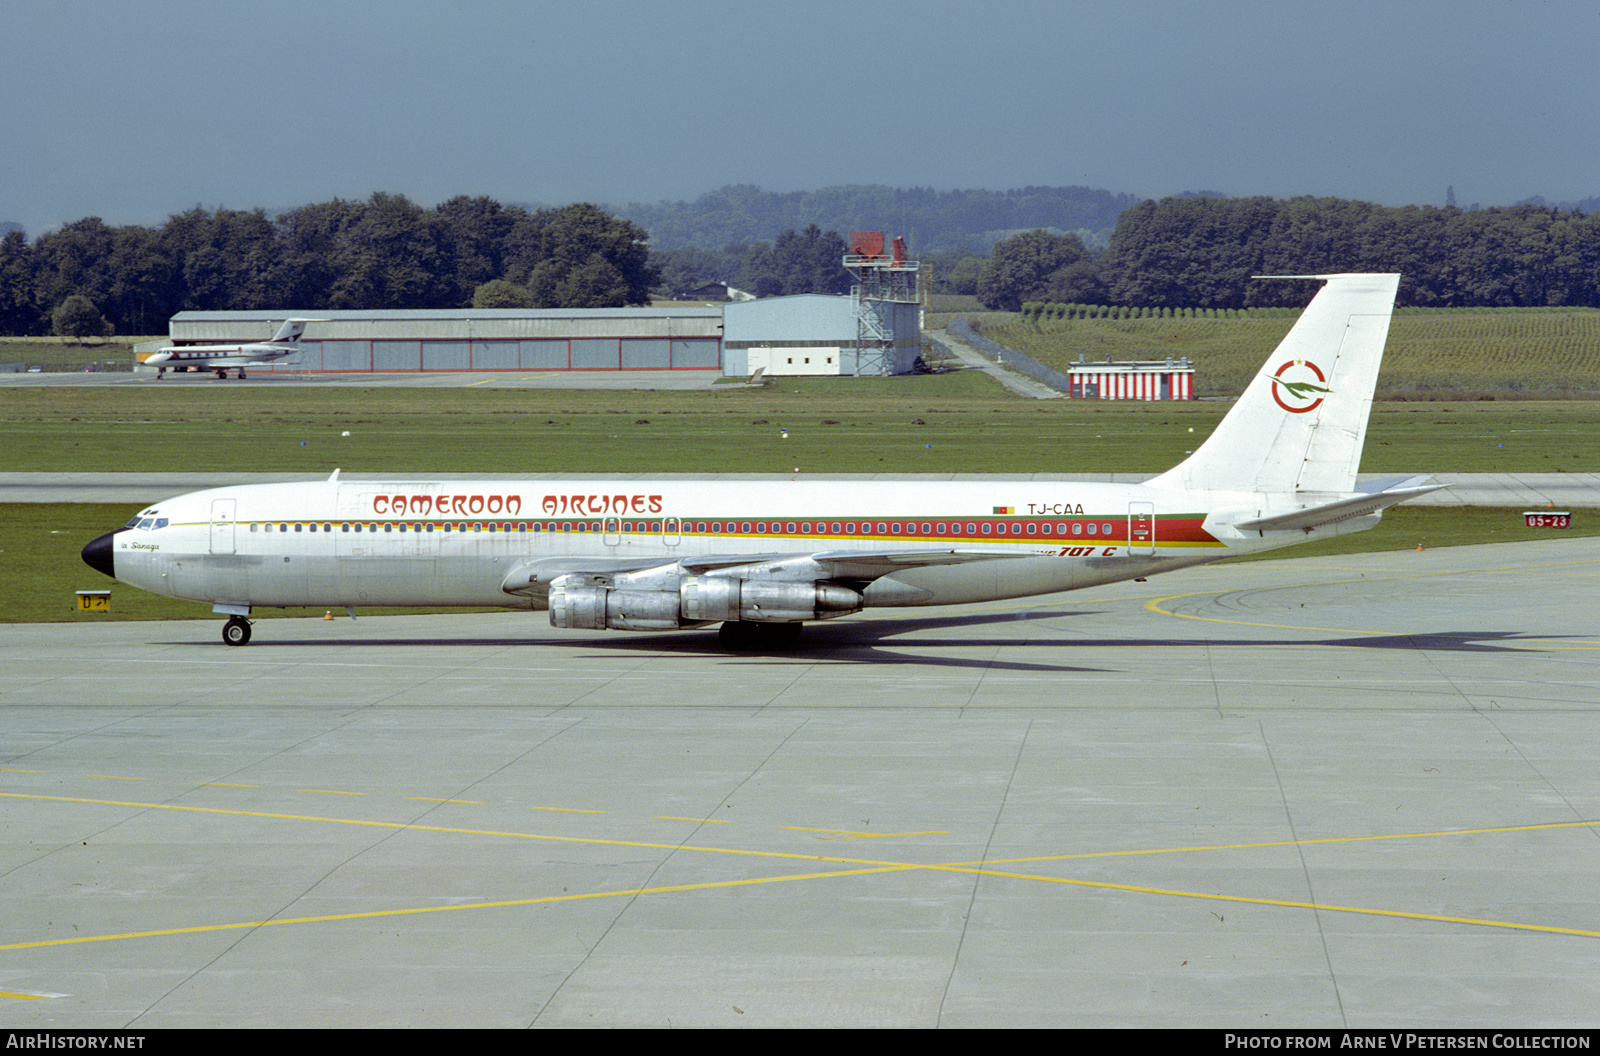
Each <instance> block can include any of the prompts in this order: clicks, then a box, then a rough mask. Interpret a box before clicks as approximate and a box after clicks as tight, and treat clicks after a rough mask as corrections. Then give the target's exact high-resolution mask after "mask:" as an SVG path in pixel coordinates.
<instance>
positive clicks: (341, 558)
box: [83, 275, 1435, 648]
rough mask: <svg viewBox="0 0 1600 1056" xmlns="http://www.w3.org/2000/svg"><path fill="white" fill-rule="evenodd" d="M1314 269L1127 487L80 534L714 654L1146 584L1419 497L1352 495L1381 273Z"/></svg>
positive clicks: (312, 497)
mask: <svg viewBox="0 0 1600 1056" xmlns="http://www.w3.org/2000/svg"><path fill="white" fill-rule="evenodd" d="M1303 277H1307V278H1320V279H1324V280H1326V283H1327V284H1326V285H1325V286H1324V287H1323V289H1322V290H1321V291H1320V292H1319V293H1318V294H1317V296H1316V297H1315V298H1314V299H1313V300H1312V302H1311V304H1310V306H1309V307H1307V308H1306V310H1305V312H1304V313H1303V314H1302V315H1301V317H1300V319H1299V321H1298V322H1297V323H1295V325H1294V328H1293V329H1292V330H1291V331H1290V332H1289V335H1288V336H1287V337H1285V338H1284V340H1283V343H1282V344H1281V345H1279V346H1278V350H1277V351H1276V352H1275V353H1274V354H1273V356H1272V358H1271V359H1270V360H1268V361H1267V364H1266V367H1265V368H1264V369H1263V370H1262V372H1261V373H1260V374H1259V375H1258V376H1257V377H1256V379H1255V380H1254V381H1253V382H1251V384H1250V386H1249V387H1248V388H1247V389H1246V390H1245V392H1244V395H1243V396H1242V397H1240V399H1239V402H1238V403H1237V404H1236V405H1235V406H1234V408H1233V409H1232V410H1231V411H1230V412H1229V414H1228V415H1227V417H1226V418H1224V419H1223V420H1222V422H1221V423H1220V424H1219V425H1218V426H1217V428H1216V431H1215V432H1213V433H1212V435H1211V436H1210V437H1209V438H1207V440H1206V441H1205V443H1204V444H1202V445H1201V446H1200V448H1199V449H1198V450H1196V451H1195V452H1194V454H1193V455H1192V456H1191V457H1189V458H1188V459H1187V460H1186V461H1184V462H1183V463H1182V464H1180V465H1179V466H1177V468H1175V469H1172V470H1170V471H1168V472H1167V473H1164V474H1162V475H1161V476H1159V477H1156V478H1155V479H1153V480H1150V481H1148V482H1146V483H1144V484H1138V485H1125V484H1082V483H1067V482H1041V481H1031V480H1016V481H988V480H985V481H971V482H949V481H935V480H928V481H919V482H904V481H894V482H882V481H859V482H857V481H849V482H841V481H818V482H809V481H803V480H784V481H739V482H738V483H727V482H722V481H716V480H700V481H695V480H663V481H658V482H654V483H647V482H643V481H639V480H634V479H619V480H615V481H593V480H574V481H569V482H568V481H537V482H530V481H522V480H481V481H473V482H470V483H466V482H456V481H438V480H429V479H426V478H422V479H418V480H415V481H409V482H405V483H387V482H375V481H352V480H341V479H340V478H339V473H338V471H335V472H334V474H333V476H332V477H330V478H329V479H328V480H326V481H321V482H315V483H301V484H258V485H249V486H241V487H234V488H217V489H213V490H210V491H202V492H196V493H194V494H190V495H184V496H180V497H178V498H174V499H170V500H168V501H166V502H162V503H160V504H158V505H157V506H154V507H151V508H150V509H147V510H145V511H144V512H142V513H140V514H139V516H137V517H135V518H134V519H133V520H131V521H129V522H128V523H127V524H126V525H124V526H123V527H121V528H119V529H117V530H115V531H113V532H109V533H107V534H105V535H103V536H101V537H100V538H98V539H96V540H94V541H93V542H91V543H90V544H89V545H88V546H86V547H84V549H83V558H84V560H85V561H86V562H88V563H89V564H90V565H91V566H93V567H94V568H96V569H98V570H99V571H101V572H104V573H106V574H107V575H109V576H113V577H115V578H117V579H120V580H122V581H123V582H125V583H131V584H133V585H135V586H138V587H142V588H144V589H145V590H150V591H154V592H155V593H158V594H166V595H170V596H172V597H178V598H188V599H191V600H194V601H201V602H210V603H211V605H212V611H213V612H217V613H221V614H225V615H227V616H228V617H229V619H228V621H227V623H226V625H225V626H224V627H223V631H222V640H223V641H224V642H227V643H228V644H229V645H243V644H245V643H246V642H248V641H249V640H250V623H249V621H248V620H247V619H246V617H248V616H249V615H250V613H251V612H252V610H254V609H256V608H260V607H283V606H297V605H314V606H329V607H335V606H337V607H342V608H345V609H346V610H347V611H349V612H350V614H351V615H352V616H353V615H355V609H356V608H357V607H359V606H370V605H427V606H504V607H507V608H518V609H548V610H549V613H550V622H551V623H552V624H553V625H555V626H556V627H571V628H586V629H600V628H616V629H619V630H639V631H664V630H676V629H680V628H693V627H704V626H707V625H709V624H713V623H720V624H721V635H722V640H723V641H724V642H725V643H726V644H727V645H729V646H730V647H732V648H750V647H755V646H760V645H781V644H784V643H787V642H789V641H792V640H793V639H794V638H795V637H796V636H797V635H798V633H799V631H800V627H801V624H802V623H803V622H804V621H806V620H824V619H831V618H834V617H837V616H843V615H846V614H848V613H853V612H858V611H860V610H861V609H863V608H869V607H875V606H923V605H946V604H955V603H962V602H974V601H988V600H994V599H1000V598H1014V597H1025V596H1030V595H1037V594H1050V593H1054V592H1057V591H1065V590H1072V589H1075V588H1078V587H1088V586H1095V585H1098V584H1103V583H1111V582H1115V581H1118V580H1129V579H1143V578H1144V577H1146V576H1151V575H1155V574H1156V573H1158V572H1167V571H1170V570H1172V569H1176V568H1184V567H1186V566H1189V565H1197V564H1202V563H1204V562H1208V561H1215V560H1217V559H1218V558H1221V557H1226V556H1229V555H1233V554H1239V553H1250V552H1254V551H1258V550H1268V549H1272V548H1274V547H1281V546H1287V545H1290V544H1291V543H1297V542H1301V541H1304V540H1309V539H1318V538H1323V537H1326V536H1332V535H1339V534H1343V533H1346V532H1354V531H1360V530H1361V529H1364V528H1370V527H1372V526H1373V525H1374V524H1376V523H1377V522H1378V520H1379V517H1380V511H1381V510H1383V509H1384V508H1385V507H1388V506H1392V505H1395V504H1396V503H1399V502H1404V501H1405V500H1406V499H1410V498H1413V497H1415V496H1418V495H1423V494H1425V493H1427V492H1429V491H1433V490H1435V488H1434V487H1433V486H1429V485H1426V484H1425V483H1424V481H1425V480H1426V479H1427V478H1425V477H1410V478H1404V479H1397V480H1393V481H1385V482H1381V483H1375V484H1369V485H1367V486H1364V487H1358V486H1357V484H1356V469H1357V465H1358V463H1359V462H1360V458H1361V448H1362V442H1363V439H1364V437H1365V435H1366V427H1367V415H1368V411H1369V410H1370V408H1371V404H1372V394H1373V388H1374V386H1375V385H1376V382H1377V376H1378V364H1379V361H1380V359H1381V358H1382V355H1383V346H1384V343H1385V341H1386V339H1387V336H1388V330H1389V317H1390V314H1391V311H1392V309H1393V307H1394V296H1395V289H1396V286H1397V283H1398V281H1399V276H1397V275H1321V276H1303Z"/></svg>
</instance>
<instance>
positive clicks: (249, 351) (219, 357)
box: [144, 343, 300, 370]
mask: <svg viewBox="0 0 1600 1056" xmlns="http://www.w3.org/2000/svg"><path fill="white" fill-rule="evenodd" d="M298 351H300V346H299V345H274V344H270V343H267V344H252V345H172V346H170V347H168V348H163V349H158V350H157V351H155V352H153V353H151V354H150V355H148V356H146V357H145V359H144V365H145V366H147V367H160V368H163V369H168V370H171V369H176V368H179V367H193V368H195V369H196V370H214V369H216V368H217V367H241V366H252V365H254V364H256V363H267V362H270V361H272V360H274V359H282V358H283V357H285V356H290V355H293V354H294V353H296V352H298Z"/></svg>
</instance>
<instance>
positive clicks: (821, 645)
mask: <svg viewBox="0 0 1600 1056" xmlns="http://www.w3.org/2000/svg"><path fill="white" fill-rule="evenodd" d="M1099 615H1102V613H1101V612H1098V611H1095V610H1077V609H1055V610H1045V609H1034V610H1029V611H1027V612H1023V613H996V614H988V615H977V616H925V617H906V618H896V619H878V620H863V621H858V622H850V621H841V622H838V623H813V624H808V625H807V627H806V629H805V633H804V634H803V635H802V636H801V637H800V639H799V640H798V641H796V642H794V643H793V644H791V645H789V646H787V647H784V648H782V649H772V650H759V649H757V650H750V651H742V652H732V651H730V650H728V649H727V648H726V647H724V646H723V645H722V643H721V642H720V641H719V640H718V638H717V636H716V633H715V631H714V630H713V629H707V630H704V631H680V632H669V633H662V634H648V633H642V634H640V633H628V632H616V633H615V635H614V636H612V637H607V638H599V639H590V640H589V641H587V642H583V643H577V642H574V641H572V640H571V639H567V638H560V637H558V638H522V639H518V638H503V637H497V638H412V637H397V636H394V635H386V636H383V637H372V638H339V639H327V638H276V637H273V636H272V635H271V632H270V624H268V625H267V628H268V629H266V630H265V633H262V634H258V636H257V637H256V639H255V641H254V642H253V643H252V644H251V645H249V646H247V647H246V648H247V649H248V650H250V651H251V652H254V651H256V650H261V651H272V650H275V649H277V648H282V647H286V646H296V647H304V646H324V647H326V646H337V647H341V648H345V647H349V648H367V647H372V648H378V647H393V646H402V647H406V648H417V647H432V646H498V647H514V646H523V647H530V648H538V647H549V646H558V647H562V648H577V649H580V650H583V649H592V650H597V651H600V652H602V653H609V654H619V653H620V654H645V653H654V654H668V655H672V656H683V657H695V656H704V657H708V658H713V659H717V660H724V661H744V662H749V663H758V664H763V665H773V664H815V663H818V662H828V663H835V664H871V665H877V664H892V665H900V666H917V667H952V668H968V669H983V670H999V671H1041V672H1054V673H1066V672H1085V673H1087V672H1102V673H1106V672H1120V671H1124V670H1126V668H1123V667H1120V666H1117V665H1107V664H1104V663H1101V664H1097V665H1093V666H1085V665H1071V664H1061V663H1042V662H1034V661H1028V660H1024V659H1020V658H1015V657H1013V658H1005V659H1000V658H977V657H972V656H970V655H969V656H955V655H938V654H939V652H940V651H941V650H943V651H947V652H949V653H955V652H970V651H971V650H973V649H974V648H977V649H983V650H989V649H995V648H1004V649H1009V650H1019V649H1020V650H1028V649H1039V648H1046V649H1056V650H1070V651H1072V652H1075V653H1077V652H1083V651H1087V650H1114V649H1137V650H1151V649H1157V650H1167V651H1170V650H1173V649H1182V648H1193V647H1195V646H1206V647H1208V648H1238V647H1244V648H1256V649H1296V648H1310V647H1317V648H1347V649H1371V650H1379V651H1384V650H1388V651H1403V652H1412V651H1440V652H1451V653H1513V652H1527V651H1529V650H1528V649H1527V648H1526V647H1519V646H1520V643H1522V642H1524V641H1540V640H1543V639H1542V638H1536V637H1535V636H1532V635H1524V634H1522V633H1520V632H1515V631H1442V632H1433V633H1427V634H1389V635H1344V636H1316V635H1296V636H1285V637H1278V638H1198V637H1196V638H1171V637H1116V638H1107V637H1098V638H1091V637H1084V636H1081V635H1073V634H1052V633H1049V632H1048V631H1047V630H1046V629H1044V628H1040V629H1039V631H1040V633H1029V634H1022V635H1006V636H1001V637H983V638H973V637H966V636H961V637H956V636H948V637H947V636H942V635H938V634H929V633H928V632H937V631H940V630H947V629H949V628H952V627H957V626H959V627H963V628H971V627H983V626H991V627H993V626H1000V625H1003V624H1018V623H1022V624H1026V623H1031V622H1033V621H1036V620H1047V619H1071V618H1077V617H1086V616H1089V617H1092V616H1099ZM907 635H915V637H914V638H910V639H908V640H906V641H899V640H897V639H900V638H901V637H903V636H907ZM152 644H164V645H174V646H178V645H195V644H197V643H196V642H194V641H186V642H165V643H152ZM215 644H217V643H207V647H208V648H211V647H215ZM908 649H915V650H917V652H916V653H915V654H912V653H909V652H907V651H906V650H908ZM930 653H931V654H933V655H929V654H930ZM580 658H581V657H580ZM1100 659H1102V660H1103V659H1105V657H1103V656H1102V657H1101V658H1100Z"/></svg>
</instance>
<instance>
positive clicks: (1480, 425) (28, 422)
mask: <svg viewBox="0 0 1600 1056" xmlns="http://www.w3.org/2000/svg"><path fill="white" fill-rule="evenodd" d="M1228 406H1229V405H1228V404H1226V403H1221V402H1211V401H1192V402H1184V403H1164V404H1163V403H1120V402H1111V401H1101V400H1094V401H1068V400H1047V401H1033V400H1022V399H1017V398H1015V397H1011V396H1009V395H1007V394H1006V393H1005V392H1003V391H1002V390H1001V389H1000V388H999V387H998V386H997V385H995V384H994V383H993V382H992V381H991V380H990V379H989V378H987V377H986V376H984V375H982V374H981V373H979V372H976V371H961V372H956V373H952V374H940V375H929V376H923V377H909V378H887V379H884V378H838V379H782V380H781V381H779V382H777V383H776V384H773V385H770V386H767V387H765V388H759V389H748V388H743V387H741V386H716V387H714V388H713V389H711V390H709V391H700V392H649V391H635V392H606V391H598V390H588V391H570V390H554V389H517V390H509V389H427V390H410V389H386V388H366V387H356V386H340V387H337V388H334V387H331V386H330V387H328V388H287V387H285V388H268V387H267V386H254V385H250V384H248V383H246V384H229V385H222V384H214V385H184V386H181V387H180V386H177V385H168V386H166V387H162V388H158V387H157V386H156V385H155V384H154V383H152V384H151V386H149V387H132V386H127V387H117V388H76V387H73V388H59V387H48V388H45V387H40V388H33V387H27V388H8V389H0V451H4V452H5V453H6V454H5V459H4V463H3V464H4V467H5V468H6V469H9V470H25V471H51V472H80V471H89V470H102V471H106V470H110V471H116V470H144V471H156V470H180V471H181V470H197V469H203V470H214V469H219V468H228V469H235V470H238V471H240V472H289V471H303V472H315V473H327V472H331V471H332V470H333V469H335V468H340V469H343V470H344V472H345V473H346V474H348V475H359V474H361V473H432V472H476V473H486V474H493V473H538V472H575V473H607V472H614V473H651V472H716V473H734V472H737V473H751V472H754V473H787V472H792V471H794V470H795V469H796V468H798V469H799V470H800V471H801V472H815V473H870V472H895V473H1038V472H1046V473H1049V472H1055V473H1076V472H1120V473H1136V472H1147V473H1155V472H1159V471H1161V470H1164V469H1166V468H1168V467H1170V466H1172V465H1175V464H1176V463H1178V462H1179V461H1182V459H1183V458H1184V456H1185V454H1186V453H1187V452H1189V451H1192V450H1193V449H1194V448H1195V447H1196V446H1197V444H1198V443H1199V441H1200V440H1202V439H1204V437H1205V436H1206V435H1208V434H1209V433H1210V431H1211V429H1212V427H1213V426H1214V425H1215V423H1216V422H1217V421H1218V420H1219V419H1220V418H1221V417H1222V415H1223V414H1224V413H1226V411H1227V409H1228ZM784 429H787V430H788V438H787V439H785V438H783V436H782V434H781V430H784ZM345 432H348V433H349V434H350V435H349V436H344V435H343V434H344V433H345ZM1596 467H1600V402H1596V401H1582V400H1571V401H1520V400H1519V401H1494V402H1467V403H1433V402H1391V403H1380V404H1378V405H1377V406H1376V408H1375V409H1374V413H1373V418H1372V425H1371V428H1370V430H1369V434H1368V441H1367V448H1366V457H1365V459H1364V460H1363V462H1362V469H1364V470H1367V471H1370V472H1378V473H1390V472H1393V473H1409V472H1435V473H1442V472H1449V473H1483V472H1547V471H1548V472H1559V471H1567V472H1575V471H1585V470H1594V469H1595V468H1596Z"/></svg>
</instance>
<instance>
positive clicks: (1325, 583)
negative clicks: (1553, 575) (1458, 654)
mask: <svg viewBox="0 0 1600 1056" xmlns="http://www.w3.org/2000/svg"><path fill="white" fill-rule="evenodd" d="M1593 563H1594V562H1593V560H1589V559H1586V560H1582V561H1551V562H1547V563H1545V564H1537V565H1506V566H1504V567H1502V568H1473V569H1465V570H1463V569H1453V570H1451V571H1448V572H1408V573H1405V574H1403V575H1396V576H1361V577H1359V578H1356V579H1328V580H1320V581H1318V582H1314V583H1284V584H1282V585H1280V586H1268V587H1250V588H1247V589H1248V591H1249V592H1250V593H1252V594H1259V593H1265V592H1266V591H1269V590H1293V589H1296V588H1299V589H1304V588H1307V587H1337V586H1344V585H1345V584H1348V583H1390V582H1394V581H1396V580H1406V579H1438V578H1440V577H1443V576H1458V575H1463V574H1465V573H1467V572H1471V573H1473V574H1479V573H1486V572H1487V573H1496V574H1499V573H1506V572H1528V571H1533V570H1536V569H1542V568H1569V567H1571V566H1573V565H1588V564H1593ZM1240 589H1241V588H1238V587H1229V588H1228V589H1226V590H1196V591H1191V592H1190V593H1187V594H1168V595H1166V596H1165V597H1160V598H1152V599H1151V600H1149V601H1147V602H1145V606H1144V607H1145V608H1146V609H1148V610H1149V611H1151V612H1154V613H1158V614H1160V615H1162V616H1174V617H1177V618H1178V619H1180V620H1201V621H1203V622H1206V623H1228V624H1234V625H1236V626H1239V627H1271V628H1274V629H1277V630H1285V631H1322V632H1325V633H1331V634H1368V635H1381V634H1394V633H1396V632H1394V631H1374V630H1371V629H1366V630H1359V631H1352V630H1349V629H1347V628H1343V627H1301V626H1298V625H1295V624H1288V623H1255V622H1252V621H1250V620H1228V619H1224V618H1222V617H1221V616H1194V615H1190V614H1189V613H1185V612H1172V611H1171V610H1169V609H1163V608H1161V605H1162V603H1163V602H1168V601H1177V600H1178V599H1180V598H1202V597H1212V596H1216V595H1219V594H1234V593H1237V592H1238V591H1239V590H1240Z"/></svg>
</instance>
